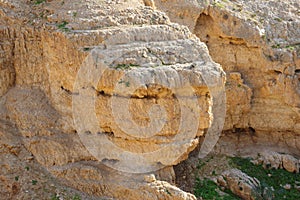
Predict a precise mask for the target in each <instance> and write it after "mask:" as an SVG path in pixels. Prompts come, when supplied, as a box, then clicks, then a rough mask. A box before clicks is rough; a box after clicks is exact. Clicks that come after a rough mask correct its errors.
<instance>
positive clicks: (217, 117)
mask: <svg viewBox="0 0 300 200" xmlns="http://www.w3.org/2000/svg"><path fill="white" fill-rule="evenodd" d="M299 10H300V5H299V3H298V2H297V1H296V0H286V1H281V2H277V1H250V2H248V1H243V0H235V1H225V0H224V1H193V0H191V1H183V0H164V1H163V0H161V1H159V0H154V1H141V0H133V1H126V0H118V1H111V0H105V1H104V0H103V1H97V0H86V1H83V0H76V1H70V0H64V1H63V0H51V1H50V0H48V1H42V0H37V1H29V0H21V1H17V0H2V1H0V22H1V24H0V74H1V76H0V125H1V126H0V135H1V140H0V142H1V143H0V144H1V145H0V149H1V151H0V158H1V159H0V162H1V163H0V164H1V174H0V180H1V181H0V185H1V190H0V198H2V197H3V199H32V198H35V197H36V198H39V199H49V198H51V195H53V194H54V195H61V196H62V197H64V198H66V199H68V195H69V193H68V192H70V193H74V192H75V193H78V194H82V193H81V192H84V193H85V194H82V195H83V198H86V199H93V198H99V197H101V198H103V199H196V197H195V196H194V195H192V194H190V193H187V192H184V191H182V190H180V189H179V188H177V187H176V186H175V184H174V183H175V178H176V177H175V172H174V169H173V166H174V165H177V164H179V163H180V162H181V161H183V160H185V159H187V157H188V156H189V153H190V152H192V151H197V152H199V151H200V153H204V154H206V153H209V152H206V151H205V150H204V152H203V151H202V148H201V147H205V148H206V150H207V149H208V150H209V151H210V150H211V149H210V148H212V147H213V146H214V145H215V142H216V141H217V139H218V137H219V135H218V134H219V133H218V131H219V129H223V132H222V135H221V138H220V140H219V142H218V144H217V145H216V148H215V149H214V150H213V151H214V152H215V153H226V154H235V155H236V154H239V155H253V154H256V153H257V152H260V151H261V149H264V150H265V149H270V150H273V151H278V152H285V153H290V154H292V155H294V156H295V157H297V156H300V155H299V154H300V153H299V152H300V115H299V111H300V110H299V105H300V96H299V92H300V91H299V81H300V56H299V55H300V53H299V52H300V17H299V15H300V13H299ZM217 63H220V64H221V65H220V64H217ZM223 70H224V71H225V72H224V71H223ZM224 87H225V88H224ZM225 94H226V99H225ZM223 107H224V108H225V107H226V115H225V112H224V113H223V111H224V110H223ZM224 120H225V122H224ZM223 125H224V126H223ZM211 133H215V134H216V135H211ZM207 138H208V140H207ZM205 139H206V140H205ZM103 141H105V142H103ZM99 144H101V145H99ZM112 144H113V145H112ZM199 149H200V150H199ZM298 170H299V169H296V171H298ZM31 171H33V172H34V173H32V174H31V173H30V172H31ZM37 183H38V184H37ZM41 183H42V184H41ZM49 185H50V186H49ZM61 185H65V186H61ZM56 186H57V188H60V187H70V188H67V189H65V191H67V192H61V191H58V190H59V189H57V188H56ZM72 188H75V189H76V190H74V189H72ZM58 193H59V194H58ZM55 197H56V196H55ZM70 198H71V197H70Z"/></svg>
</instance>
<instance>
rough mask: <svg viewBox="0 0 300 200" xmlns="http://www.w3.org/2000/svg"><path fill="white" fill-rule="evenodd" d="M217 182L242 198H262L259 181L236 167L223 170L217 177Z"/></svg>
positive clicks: (248, 199) (249, 199) (250, 199)
mask: <svg viewBox="0 0 300 200" xmlns="http://www.w3.org/2000/svg"><path fill="white" fill-rule="evenodd" d="M218 183H219V184H220V185H221V186H224V187H226V188H228V189H230V190H231V191H232V192H233V193H234V194H236V195H237V196H239V197H241V198H242V199H247V200H254V199H262V194H261V192H262V191H261V186H260V182H259V181H258V180H257V179H256V178H252V177H249V176H248V175H247V174H245V173H243V172H242V171H240V170H238V169H230V170H228V171H225V172H223V173H222V175H221V177H219V178H218Z"/></svg>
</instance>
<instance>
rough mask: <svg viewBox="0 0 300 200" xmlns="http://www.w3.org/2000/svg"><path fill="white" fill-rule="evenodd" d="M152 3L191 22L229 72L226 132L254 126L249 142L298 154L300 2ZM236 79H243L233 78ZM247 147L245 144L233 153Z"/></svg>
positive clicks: (180, 20)
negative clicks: (251, 139)
mask: <svg viewBox="0 0 300 200" xmlns="http://www.w3.org/2000/svg"><path fill="white" fill-rule="evenodd" d="M154 2H155V6H156V8H157V9H160V10H163V11H165V12H166V13H167V14H168V16H169V17H170V19H171V21H174V22H177V23H180V24H184V25H187V26H188V27H189V29H190V30H191V31H192V32H193V33H195V34H196V35H197V36H198V37H199V38H200V39H201V41H203V42H205V43H206V44H207V46H208V49H209V51H210V54H211V56H212V58H213V59H214V60H215V61H217V62H218V63H220V64H221V65H222V67H223V68H224V70H225V71H226V74H227V83H226V86H227V87H226V95H227V116H226V122H225V126H224V130H228V131H227V132H226V134H227V133H229V132H233V133H234V134H233V135H238V136H237V137H239V138H237V140H239V139H240V135H239V134H235V133H242V134H245V133H247V132H249V131H247V130H249V129H250V132H251V133H250V134H252V136H251V137H252V138H253V137H254V140H255V142H253V143H251V146H254V145H256V143H265V145H266V144H267V146H273V147H274V148H276V144H277V143H278V141H281V140H284V141H285V142H284V143H285V144H284V145H280V146H278V148H277V151H280V150H281V151H282V150H284V151H285V152H292V153H295V152H300V151H299V141H300V140H299V132H300V130H299V102H300V95H299V94H300V93H299V88H300V87H299V61H300V56H299V52H300V51H299V49H300V48H299V38H300V32H299V30H300V28H299V26H300V18H299V2H298V1H297V0H286V1H280V2H278V1H275V0H274V1H244V0H237V1H223V0H220V1H219V0H214V1H201V3H199V1H196V0H194V1H193V0H192V1H183V0H171V1H160V0H156V1H154ZM236 73H238V74H240V75H237V74H236ZM233 77H236V78H238V79H241V80H240V81H237V79H236V78H234V79H235V80H236V81H234V82H233ZM269 135H270V136H269ZM229 137H230V138H231V137H232V135H230V136H229ZM266 137H268V140H266ZM246 138H248V136H246ZM245 140H249V139H245ZM231 143H233V144H236V142H235V141H233V140H232V141H231ZM280 143H281V142H280ZM244 145H245V144H244ZM224 146H225V145H224ZM245 149H248V148H243V145H241V148H239V149H233V150H232V151H231V153H233V152H234V151H244V150H245ZM254 149H255V148H253V150H254ZM258 149H259V148H258ZM223 150H224V152H227V150H226V149H225V148H223ZM246 151H247V150H246Z"/></svg>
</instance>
